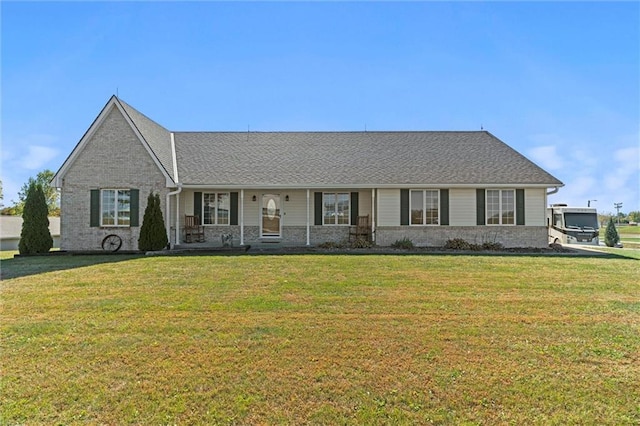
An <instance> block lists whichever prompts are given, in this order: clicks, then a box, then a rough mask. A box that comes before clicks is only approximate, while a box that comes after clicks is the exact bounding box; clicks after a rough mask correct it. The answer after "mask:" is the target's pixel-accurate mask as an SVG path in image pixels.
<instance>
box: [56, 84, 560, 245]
mask: <svg viewBox="0 0 640 426" xmlns="http://www.w3.org/2000/svg"><path fill="white" fill-rule="evenodd" d="M53 184H54V185H55V186H56V187H58V188H60V191H61V212H62V213H61V217H62V223H61V233H62V241H61V248H62V249H63V250H95V249H100V248H101V246H102V242H103V240H104V239H105V237H106V236H107V235H110V234H115V235H116V236H117V237H119V238H118V239H119V240H121V242H122V244H121V247H122V248H123V249H127V250H135V249H137V240H138V236H139V232H140V226H141V225H142V215H143V212H144V209H145V207H146V203H147V196H148V195H149V193H150V192H151V191H153V192H154V193H159V194H160V198H161V208H162V211H163V215H164V219H165V223H166V227H167V234H168V236H169V241H170V245H171V247H175V246H181V245H184V244H185V243H184V236H185V234H184V226H185V218H186V217H187V216H197V217H198V220H200V221H201V223H202V226H203V228H204V237H205V238H204V239H205V241H206V242H207V243H208V244H211V245H221V244H222V242H221V236H222V235H225V236H227V238H228V236H231V238H232V240H233V243H234V244H236V245H238V244H239V245H248V244H256V243H259V242H276V243H280V244H282V245H315V244H320V243H323V242H329V241H334V242H338V241H343V240H346V239H347V238H348V237H349V233H350V230H351V229H353V228H352V227H353V226H354V225H355V224H356V221H357V220H358V217H363V216H368V218H367V221H368V226H369V227H370V231H371V238H372V239H373V240H374V241H375V243H376V244H377V245H382V246H388V245H391V244H392V243H394V242H395V241H397V240H401V239H403V238H408V239H410V240H411V241H412V242H413V243H414V244H416V245H418V246H442V245H444V243H445V242H446V241H447V240H448V239H452V238H462V239H465V240H467V241H469V242H477V243H480V242H484V241H491V242H494V241H495V242H500V243H502V244H503V245H504V246H506V247H546V246H547V229H546V223H545V206H546V204H547V195H548V194H549V193H553V192H555V191H557V190H558V188H559V187H561V186H563V183H562V182H560V181H559V180H558V179H556V178H555V177H553V176H552V175H550V174H549V173H547V172H546V171H544V170H543V169H541V168H540V167H538V166H537V165H536V164H534V163H533V162H531V161H530V160H528V159H527V158H525V157H524V156H523V155H521V154H520V153H518V152H517V151H515V150H514V149H513V148H511V147H509V146H508V145H507V144H505V143H504V142H502V141H501V140H499V139H498V138H496V137H495V136H494V135H492V134H491V133H489V132H487V131H418V132H416V131H411V132H403V131H391V132H384V131H382V132H378V131H376V132H370V131H358V132H253V131H251V132H249V131H248V132H188V131H187V132H182V131H181V132H174V131H170V130H167V129H166V128H164V127H163V126H161V125H160V124H158V123H156V122H154V121H153V120H151V119H150V118H148V117H146V116H145V115H143V114H142V113H140V112H139V111H137V110H136V109H134V108H133V107H131V106H130V105H128V104H127V103H125V102H124V101H123V100H121V99H119V98H118V97H116V96H112V97H111V98H110V99H109V101H108V102H107V104H106V105H105V106H104V108H103V109H102V111H101V112H100V113H99V114H98V116H97V118H96V119H95V121H94V122H93V123H92V124H91V126H90V127H89V129H88V130H87V132H86V133H85V134H84V136H83V137H82V139H81V140H80V141H79V142H78V144H77V145H76V147H75V148H74V149H73V151H72V152H71V154H70V155H69V157H68V158H67V159H66V160H65V162H64V163H63V164H62V166H61V167H60V169H59V170H58V172H57V173H56V175H55V177H54V179H53ZM548 190H551V191H550V192H548Z"/></svg>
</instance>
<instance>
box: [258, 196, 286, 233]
mask: <svg viewBox="0 0 640 426" xmlns="http://www.w3.org/2000/svg"><path fill="white" fill-rule="evenodd" d="M261 214H262V220H261V221H260V223H261V227H260V228H261V236H262V237H280V225H281V220H280V219H281V213H280V195H278V194H264V195H262V213H261Z"/></svg>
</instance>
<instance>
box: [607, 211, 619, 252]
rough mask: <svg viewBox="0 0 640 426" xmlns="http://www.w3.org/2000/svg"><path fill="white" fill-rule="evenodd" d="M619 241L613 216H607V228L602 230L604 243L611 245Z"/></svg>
mask: <svg viewBox="0 0 640 426" xmlns="http://www.w3.org/2000/svg"><path fill="white" fill-rule="evenodd" d="M618 241H620V235H618V230H617V229H616V224H615V223H613V218H612V217H610V218H609V223H607V229H606V230H605V231H604V243H605V244H606V246H607V247H613V246H615V245H616V243H618Z"/></svg>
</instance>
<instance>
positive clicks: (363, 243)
mask: <svg viewBox="0 0 640 426" xmlns="http://www.w3.org/2000/svg"><path fill="white" fill-rule="evenodd" d="M371 247H373V243H372V242H371V241H369V240H368V239H366V238H357V239H356V240H355V241H353V242H352V243H351V248H371Z"/></svg>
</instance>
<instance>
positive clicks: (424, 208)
mask: <svg viewBox="0 0 640 426" xmlns="http://www.w3.org/2000/svg"><path fill="white" fill-rule="evenodd" d="M414 192H421V193H422V223H412V222H413V221H412V220H411V219H412V218H411V211H412V203H411V194H412V193H414ZM427 192H435V193H436V194H437V197H438V198H437V200H436V208H437V209H438V223H426V222H427V197H426V193H427ZM441 210H442V209H441V206H440V189H410V190H409V226H440V225H441V223H442V218H441V214H442V211H441Z"/></svg>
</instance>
